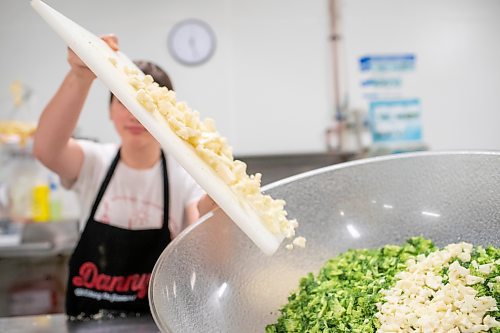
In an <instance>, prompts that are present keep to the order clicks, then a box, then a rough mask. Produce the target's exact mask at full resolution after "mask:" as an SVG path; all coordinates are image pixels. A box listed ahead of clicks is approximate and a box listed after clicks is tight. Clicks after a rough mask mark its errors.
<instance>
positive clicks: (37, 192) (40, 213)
mask: <svg viewBox="0 0 500 333" xmlns="http://www.w3.org/2000/svg"><path fill="white" fill-rule="evenodd" d="M49 218H50V188H49V185H47V184H38V185H35V186H34V187H33V221H35V222H48V221H49Z"/></svg>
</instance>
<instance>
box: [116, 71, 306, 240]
mask: <svg viewBox="0 0 500 333" xmlns="http://www.w3.org/2000/svg"><path fill="white" fill-rule="evenodd" d="M124 72H125V74H126V75H127V76H128V78H129V83H130V85H131V86H132V87H133V88H134V89H135V91H136V94H137V95H136V97H137V100H138V101H139V103H140V104H141V105H142V106H143V107H144V108H145V109H146V110H147V111H149V112H155V111H158V112H159V113H160V114H161V115H162V116H163V117H164V119H165V120H166V122H167V123H168V125H169V126H170V128H171V129H172V130H173V131H174V133H175V134H176V135H177V136H178V137H180V138H181V139H182V140H184V142H186V143H187V144H189V145H190V146H191V147H192V148H193V149H194V150H195V152H196V154H197V155H198V156H199V157H200V158H201V159H202V160H203V161H204V162H205V163H207V164H208V165H209V166H210V167H211V168H212V169H213V171H214V172H215V173H216V174H217V175H218V176H219V177H220V178H221V179H222V180H223V181H224V182H225V183H226V184H227V185H228V186H229V187H230V188H231V189H232V190H233V192H234V193H235V194H236V196H237V197H238V198H240V199H241V198H244V199H245V201H246V202H248V203H250V205H251V206H252V207H253V208H254V209H255V211H256V212H257V213H258V214H259V217H260V219H261V220H262V221H263V223H264V225H265V226H266V227H267V229H268V230H270V231H271V232H272V233H273V234H275V235H282V236H284V237H286V238H293V237H294V236H295V229H296V228H297V226H298V223H297V221H296V220H289V219H287V212H286V211H285V210H284V206H285V201H283V200H275V199H273V198H272V197H271V196H269V195H264V194H262V193H261V187H260V184H261V174H259V173H257V174H255V175H250V176H249V175H247V173H246V168H247V166H246V164H245V163H244V162H242V161H238V160H234V158H233V152H232V149H231V147H230V146H229V145H228V143H227V140H226V138H224V137H222V136H220V134H219V133H218V132H217V130H216V128H215V122H214V121H213V120H212V119H208V118H207V119H205V120H203V121H202V120H201V119H200V116H199V113H198V112H196V111H193V110H191V109H190V108H189V107H188V106H187V105H186V103H184V102H178V101H177V100H176V96H175V92H173V91H169V90H168V89H167V88H165V87H160V86H159V85H158V84H157V83H156V82H154V80H153V78H152V77H151V76H150V75H146V76H143V75H142V73H140V72H138V71H137V70H134V69H130V68H124ZM293 243H294V244H295V245H296V246H300V247H303V246H305V239H304V238H303V237H302V238H298V239H295V240H294V242H293Z"/></svg>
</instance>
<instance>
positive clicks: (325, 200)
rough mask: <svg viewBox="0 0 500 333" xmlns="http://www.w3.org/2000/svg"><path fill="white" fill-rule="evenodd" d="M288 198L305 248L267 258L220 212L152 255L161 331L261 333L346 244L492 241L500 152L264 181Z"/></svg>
mask: <svg viewBox="0 0 500 333" xmlns="http://www.w3.org/2000/svg"><path fill="white" fill-rule="evenodd" d="M264 190H265V192H267V193H269V194H271V195H272V196H273V197H275V198H283V199H285V200H286V202H287V205H286V208H287V211H288V212H289V216H290V217H293V218H297V220H298V221H299V223H300V226H299V229H298V233H299V234H300V235H303V236H305V237H306V238H307V240H308V243H307V247H306V248H305V249H294V250H292V251H288V250H286V249H284V246H283V245H282V247H281V248H280V250H279V251H278V252H277V253H276V254H275V255H274V256H270V257H266V256H264V255H263V254H262V253H261V252H260V251H259V249H258V248H257V247H256V246H254V245H253V244H252V243H251V241H250V240H249V239H248V238H247V237H246V236H245V235H244V234H243V233H242V232H241V231H240V230H239V229H238V227H237V226H236V225H235V224H234V223H232V222H231V221H230V220H229V219H228V218H227V217H226V216H225V215H224V214H223V213H222V212H221V211H217V212H215V214H214V215H213V216H211V217H208V218H206V219H204V220H203V221H201V222H199V223H197V224H196V225H194V226H193V227H191V228H190V229H188V230H186V231H185V232H184V233H182V234H181V235H180V236H179V237H178V238H177V239H175V240H174V241H173V242H172V244H170V245H169V246H168V247H167V249H166V250H165V251H164V252H163V254H162V255H161V257H160V258H159V260H158V262H157V264H156V266H155V269H154V272H153V276H152V279H151V284H150V293H149V295H150V304H151V308H152V312H153V316H154V318H155V321H156V323H157V324H158V326H159V327H160V329H161V330H162V331H164V332H172V333H174V332H175V333H177V332H183V333H186V332H196V333H200V332H231V333H240V332H243V333H246V332H251V333H256V332H263V331H264V328H265V326H266V324H269V323H272V322H274V320H275V319H276V317H277V315H278V309H279V308H280V307H281V306H282V305H283V304H285V303H286V300H287V296H288V294H289V293H290V292H291V291H292V290H294V289H295V288H297V286H298V281H299V278H300V277H302V276H303V275H305V274H306V273H307V272H310V271H313V272H317V271H318V270H319V268H320V267H321V266H322V265H323V263H324V262H325V261H326V260H327V259H328V258H330V257H332V256H335V255H336V254H338V253H340V252H342V251H345V250H347V249H349V248H360V247H377V246H381V245H384V244H387V243H402V242H403V241H404V240H405V239H407V238H408V237H411V236H416V235H422V236H424V237H426V238H430V239H433V240H434V241H435V243H436V244H437V245H439V246H443V245H446V244H448V243H453V242H457V241H467V242H472V243H474V244H477V245H479V244H482V245H487V244H492V245H495V246H500V154H499V153H417V154H407V155H396V156H390V157H383V158H375V159H367V160H360V161H356V162H350V163H344V164H338V165H334V166H331V167H327V168H323V169H318V170H315V171H312V172H308V173H305V174H302V175H298V176H296V177H292V178H289V179H285V180H283V181H280V182H277V183H274V184H271V185H269V186H268V187H266V188H265V189H264Z"/></svg>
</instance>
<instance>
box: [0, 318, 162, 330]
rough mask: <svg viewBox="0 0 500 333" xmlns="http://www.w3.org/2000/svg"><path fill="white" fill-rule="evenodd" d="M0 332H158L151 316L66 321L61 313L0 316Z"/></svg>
mask: <svg viewBox="0 0 500 333" xmlns="http://www.w3.org/2000/svg"><path fill="white" fill-rule="evenodd" d="M0 332H5V333H35V332H36V333H73V332H78V333H115V332H117V333H138V332H140V333H150V332H155V333H156V332H159V330H158V328H157V327H156V324H155V323H154V321H153V318H152V317H150V316H143V317H137V318H116V319H106V320H89V321H78V322H74V321H68V320H67V319H66V316H65V315H63V314H57V315H41V316H28V317H4V318H0Z"/></svg>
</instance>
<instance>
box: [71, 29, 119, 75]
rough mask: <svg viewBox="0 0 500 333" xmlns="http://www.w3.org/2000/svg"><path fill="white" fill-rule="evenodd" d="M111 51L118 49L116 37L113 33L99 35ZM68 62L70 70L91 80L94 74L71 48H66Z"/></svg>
mask: <svg viewBox="0 0 500 333" xmlns="http://www.w3.org/2000/svg"><path fill="white" fill-rule="evenodd" d="M101 39H102V40H103V41H105V42H106V44H108V45H109V47H111V49H112V50H113V51H118V50H119V48H118V38H116V36H115V35H112V34H110V35H104V36H102V37H101ZM68 63H69V65H70V66H71V72H73V74H75V75H76V76H77V77H79V78H83V79H89V80H93V79H95V74H94V73H92V71H91V70H90V69H89V68H88V67H87V65H86V64H85V63H84V62H83V61H82V59H80V57H78V56H77V55H76V53H75V52H73V50H71V49H70V48H68Z"/></svg>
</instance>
